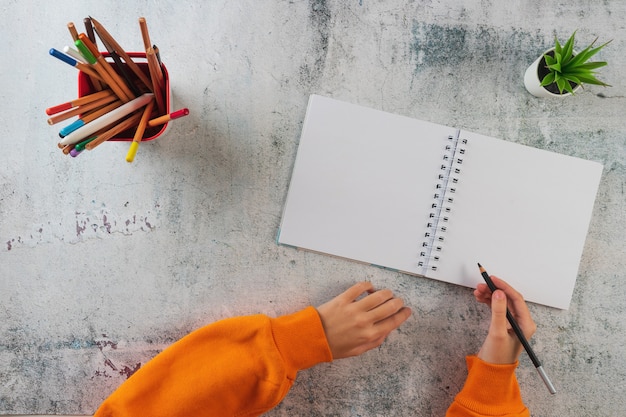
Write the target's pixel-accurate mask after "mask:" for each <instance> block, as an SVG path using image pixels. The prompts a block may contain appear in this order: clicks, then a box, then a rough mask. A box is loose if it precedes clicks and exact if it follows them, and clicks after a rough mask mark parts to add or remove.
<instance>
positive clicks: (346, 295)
mask: <svg viewBox="0 0 626 417" xmlns="http://www.w3.org/2000/svg"><path fill="white" fill-rule="evenodd" d="M372 291H374V285H373V284H372V283H371V282H369V281H361V282H357V283H356V284H354V285H353V286H352V287H350V288H348V289H347V290H346V291H344V292H343V293H341V294H340V295H339V296H338V298H340V299H341V300H342V301H345V302H348V303H351V302H352V301H354V300H356V299H357V298H359V296H360V295H361V294H363V293H364V292H368V293H371V292H372Z"/></svg>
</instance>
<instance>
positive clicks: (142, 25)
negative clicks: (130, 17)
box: [139, 17, 152, 49]
mask: <svg viewBox="0 0 626 417" xmlns="http://www.w3.org/2000/svg"><path fill="white" fill-rule="evenodd" d="M139 29H140V30H141V38H142V39H143V49H148V48H150V47H151V46H152V42H150V34H149V33H148V24H147V23H146V18H145V17H140V18H139Z"/></svg>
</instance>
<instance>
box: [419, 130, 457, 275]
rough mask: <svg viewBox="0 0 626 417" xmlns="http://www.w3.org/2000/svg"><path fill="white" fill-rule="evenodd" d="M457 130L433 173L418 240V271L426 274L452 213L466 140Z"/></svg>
mask: <svg viewBox="0 0 626 417" xmlns="http://www.w3.org/2000/svg"><path fill="white" fill-rule="evenodd" d="M459 136H460V131H459V130H457V131H456V134H455V135H450V136H448V142H447V143H446V147H445V149H444V154H443V161H442V163H441V167H440V172H439V174H438V175H437V183H436V184H435V193H434V195H433V203H432V205H431V207H430V208H431V212H430V213H429V216H428V222H427V223H426V232H425V233H424V240H423V242H422V245H421V248H420V253H419V261H418V263H417V264H418V266H419V267H420V268H421V269H422V271H421V274H422V275H426V273H427V272H428V271H436V270H437V263H438V262H439V259H440V257H441V252H442V251H443V246H444V242H445V239H446V236H445V234H446V232H447V231H448V224H447V223H448V220H449V219H450V213H451V212H452V205H453V204H454V197H455V193H456V190H457V184H458V183H459V175H460V174H461V168H462V165H463V158H464V156H465V152H466V147H465V145H466V144H467V139H461V138H460V137H459Z"/></svg>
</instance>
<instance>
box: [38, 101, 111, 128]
mask: <svg viewBox="0 0 626 417" xmlns="http://www.w3.org/2000/svg"><path fill="white" fill-rule="evenodd" d="M115 99H116V97H115V96H114V95H113V96H106V97H102V98H100V99H98V100H95V101H92V102H91V103H87V104H84V105H81V106H78V107H74V108H72V109H71V110H68V111H66V112H63V113H59V114H55V115H54V116H52V117H51V118H49V119H48V124H49V125H53V124H56V123H59V122H61V121H63V120H67V119H69V118H71V117H74V116H78V115H79V114H82V113H85V112H87V111H89V110H93V109H95V108H98V107H101V106H104V105H107V104H109V103H110V102H112V101H113V100H115Z"/></svg>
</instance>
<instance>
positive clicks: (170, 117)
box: [148, 108, 189, 127]
mask: <svg viewBox="0 0 626 417" xmlns="http://www.w3.org/2000/svg"><path fill="white" fill-rule="evenodd" d="M188 114H189V109H188V108H183V109H180V110H176V111H175V112H172V113H170V114H165V115H163V116H160V117H157V118H155V119H151V120H150V121H149V122H148V126H149V127H154V126H159V125H162V124H164V123H167V122H169V121H170V120H174V119H178V118H179V117H183V116H187V115H188Z"/></svg>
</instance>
